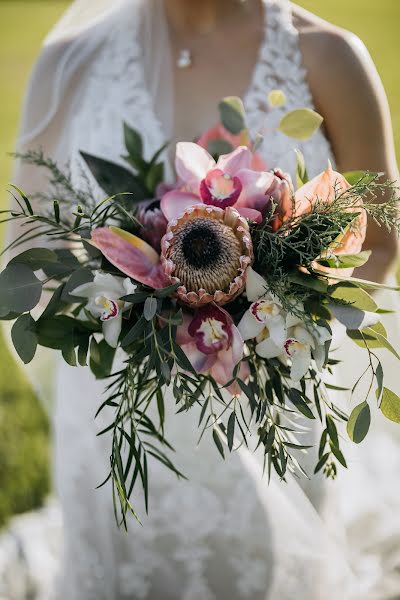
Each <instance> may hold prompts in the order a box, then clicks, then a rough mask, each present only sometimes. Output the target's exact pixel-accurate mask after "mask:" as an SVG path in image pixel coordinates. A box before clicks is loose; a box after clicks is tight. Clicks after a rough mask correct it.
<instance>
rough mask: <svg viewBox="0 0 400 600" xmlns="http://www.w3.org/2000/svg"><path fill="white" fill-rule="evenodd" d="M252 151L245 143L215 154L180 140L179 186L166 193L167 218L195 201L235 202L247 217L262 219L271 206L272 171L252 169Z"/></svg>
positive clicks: (224, 204)
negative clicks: (217, 156)
mask: <svg viewBox="0 0 400 600" xmlns="http://www.w3.org/2000/svg"><path fill="white" fill-rule="evenodd" d="M252 159H253V155H252V153H251V152H250V150H249V149H248V148H246V147H245V146H239V147H238V148H236V150H234V151H233V152H231V153H229V154H224V155H222V156H220V157H219V159H218V162H217V163H216V162H215V160H214V159H213V157H212V156H211V155H210V154H209V153H208V152H207V151H206V150H205V149H204V148H201V147H200V146H199V145H198V144H194V143H191V142H179V143H178V144H177V147H176V158H175V168H176V172H177V174H178V178H179V187H178V188H177V189H176V190H172V191H170V192H168V193H167V194H165V195H164V196H163V198H162V200H161V209H162V211H163V213H164V215H165V216H166V218H167V220H168V221H171V220H174V219H176V218H178V217H179V216H180V215H181V214H182V212H183V211H184V210H185V209H186V208H189V207H190V206H193V205H194V204H199V203H203V204H206V205H208V206H216V207H218V208H223V209H225V208H228V207H231V206H234V207H235V208H236V210H237V211H238V212H239V213H240V214H241V215H242V216H244V217H245V218H246V219H249V220H251V221H255V222H257V223H260V222H261V221H262V219H263V213H264V212H265V210H266V209H267V208H268V206H270V204H271V200H270V197H269V195H268V189H269V187H270V186H271V184H272V183H273V181H274V175H273V173H270V172H267V171H254V170H253V169H251V164H252Z"/></svg>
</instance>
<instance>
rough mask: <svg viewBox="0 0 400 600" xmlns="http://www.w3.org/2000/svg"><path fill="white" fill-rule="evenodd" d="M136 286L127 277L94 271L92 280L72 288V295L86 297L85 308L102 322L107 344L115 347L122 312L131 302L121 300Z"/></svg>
mask: <svg viewBox="0 0 400 600" xmlns="http://www.w3.org/2000/svg"><path fill="white" fill-rule="evenodd" d="M136 288H137V286H136V285H135V284H134V283H132V281H131V280H130V279H129V277H126V278H125V279H122V277H115V276H114V275H110V274H109V273H100V272H98V273H96V275H95V276H94V279H93V281H91V282H90V283H84V284H83V285H79V286H78V287H76V288H75V289H74V290H73V295H74V296H79V297H82V298H87V299H88V303H87V305H86V308H87V310H88V311H89V312H90V313H91V314H92V315H93V316H94V317H95V318H96V319H100V320H101V321H102V322H103V334H104V338H105V340H106V342H107V344H108V345H109V346H111V347H112V348H116V347H117V345H118V338H119V335H120V333H121V328H122V313H123V312H124V311H125V310H127V309H128V308H129V307H130V306H131V304H130V303H129V302H124V301H123V300H121V298H122V297H123V296H127V295H128V294H133V293H134V292H135V291H136Z"/></svg>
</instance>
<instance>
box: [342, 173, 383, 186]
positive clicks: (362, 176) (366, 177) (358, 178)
mask: <svg viewBox="0 0 400 600" xmlns="http://www.w3.org/2000/svg"><path fill="white" fill-rule="evenodd" d="M378 175H379V173H370V172H368V171H347V172H346V173H343V177H344V178H345V179H346V180H347V181H348V182H349V183H350V185H351V186H353V185H356V184H357V183H361V182H362V183H363V184H366V185H367V184H368V183H371V181H373V180H374V179H376V177H378Z"/></svg>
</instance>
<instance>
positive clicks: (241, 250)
mask: <svg viewBox="0 0 400 600" xmlns="http://www.w3.org/2000/svg"><path fill="white" fill-rule="evenodd" d="M161 260H162V264H163V267H164V271H165V273H166V275H167V276H168V277H169V279H170V283H172V284H174V283H179V284H180V287H178V289H177V295H178V297H179V298H180V299H181V300H182V301H183V302H185V303H186V304H191V305H193V306H201V305H204V304H208V303H210V302H215V303H216V304H219V305H221V304H226V303H227V302H230V301H231V300H233V299H234V298H235V297H236V296H237V295H238V294H239V293H240V292H242V291H243V289H244V285H245V273H246V269H247V267H248V266H249V265H250V264H251V263H252V262H253V245H252V241H251V237H250V233H249V226H248V223H247V221H246V219H244V218H243V217H241V216H240V214H239V213H238V212H237V211H236V210H235V209H233V208H227V209H226V210H223V209H221V208H217V207H215V206H205V205H204V204H197V205H196V206H191V207H190V208H188V209H187V210H185V211H184V212H183V213H182V214H181V215H180V217H179V218H178V219H177V220H174V221H171V222H170V223H169V224H168V229H167V233H166V234H165V236H164V237H163V240H162V242H161Z"/></svg>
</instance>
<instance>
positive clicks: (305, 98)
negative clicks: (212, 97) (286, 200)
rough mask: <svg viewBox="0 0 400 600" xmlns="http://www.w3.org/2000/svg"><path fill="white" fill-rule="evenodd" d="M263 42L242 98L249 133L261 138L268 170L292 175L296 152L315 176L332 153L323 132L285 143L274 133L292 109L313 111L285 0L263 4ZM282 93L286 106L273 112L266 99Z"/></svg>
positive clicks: (273, 0)
mask: <svg viewBox="0 0 400 600" xmlns="http://www.w3.org/2000/svg"><path fill="white" fill-rule="evenodd" d="M263 4H264V39H263V43H262V44H261V47H260V50H259V56H258V61H257V64H256V67H255V69H254V72H253V76H252V79H251V83H250V86H249V89H248V91H247V93H246V96H245V98H244V103H245V106H246V110H247V115H248V122H249V126H250V129H251V130H252V132H253V133H256V132H258V131H260V132H261V133H262V134H263V135H264V136H265V143H264V152H265V158H266V160H267V163H268V165H269V166H270V167H271V168H272V167H274V166H277V165H279V166H281V167H282V168H284V169H286V170H288V171H289V172H290V173H291V174H292V175H293V174H294V172H295V160H296V159H295V153H294V149H295V148H298V149H299V150H301V151H302V152H303V154H304V155H305V158H306V161H307V167H308V171H309V173H310V174H311V175H315V174H316V173H318V172H319V171H321V170H323V169H324V168H325V167H326V163H327V160H328V159H330V160H331V161H333V155H332V150H331V147H330V144H329V142H328V140H327V139H326V137H325V135H324V133H323V132H322V131H318V132H317V133H316V134H315V135H314V136H313V137H312V138H311V139H310V140H307V141H306V142H302V141H295V140H292V139H289V138H287V137H286V136H284V135H283V134H281V133H280V132H279V131H277V126H278V123H279V121H280V119H281V117H282V115H283V114H284V113H285V112H287V111H288V110H294V109H296V108H303V107H307V108H312V109H314V102H313V98H312V94H311V90H310V86H309V83H308V79H307V72H306V69H305V67H304V65H303V57H302V53H301V49H300V45H299V33H298V31H297V29H296V28H295V27H294V25H293V18H292V6H291V3H290V2H289V0H263ZM275 89H279V90H282V91H283V92H284V93H285V95H286V99H287V101H286V104H285V105H284V106H282V107H280V108H274V109H271V108H270V107H269V105H268V100H267V95H268V93H269V92H270V91H271V90H275Z"/></svg>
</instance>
